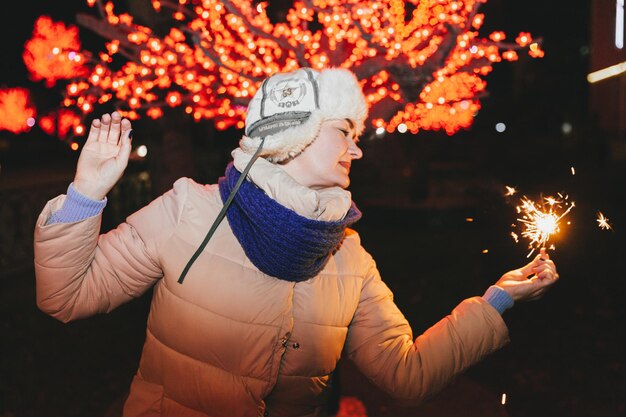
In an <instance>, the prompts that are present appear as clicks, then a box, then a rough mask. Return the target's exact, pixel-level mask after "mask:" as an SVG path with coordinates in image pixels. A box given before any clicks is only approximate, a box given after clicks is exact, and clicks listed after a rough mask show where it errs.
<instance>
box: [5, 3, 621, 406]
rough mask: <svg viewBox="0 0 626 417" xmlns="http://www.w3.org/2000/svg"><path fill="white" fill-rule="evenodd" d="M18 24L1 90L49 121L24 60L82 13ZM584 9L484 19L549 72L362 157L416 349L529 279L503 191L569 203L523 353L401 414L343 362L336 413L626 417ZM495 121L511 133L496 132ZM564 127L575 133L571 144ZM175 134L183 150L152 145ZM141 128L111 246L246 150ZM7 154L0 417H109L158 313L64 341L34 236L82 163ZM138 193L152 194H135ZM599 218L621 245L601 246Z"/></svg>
mask: <svg viewBox="0 0 626 417" xmlns="http://www.w3.org/2000/svg"><path fill="white" fill-rule="evenodd" d="M12 8H13V9H14V10H13V11H12V12H11V13H9V12H8V11H5V13H3V15H2V20H3V24H2V25H0V30H1V31H2V32H1V34H2V35H1V39H2V40H3V41H2V43H1V48H2V49H1V51H2V53H1V55H0V56H2V58H3V59H2V60H0V66H1V74H2V76H1V77H0V86H1V87H18V86H24V87H28V88H31V89H32V90H33V91H34V93H35V95H36V97H37V100H38V103H39V104H40V105H42V106H44V107H45V106H46V105H47V106H50V107H53V106H55V105H56V104H57V103H58V101H59V97H60V96H58V95H57V92H55V91H54V90H53V89H52V90H51V89H46V88H45V87H44V86H41V85H38V84H34V83H31V82H29V80H28V78H27V71H26V69H25V68H24V65H23V62H22V60H21V53H22V50H23V44H24V43H25V42H26V40H27V39H28V38H29V37H30V35H31V33H32V29H33V24H34V22H35V20H36V18H37V16H39V15H42V14H46V15H49V16H51V17H53V18H54V19H55V20H62V21H65V22H66V23H74V16H75V13H76V11H86V10H88V9H87V7H86V6H85V4H84V2H83V1H82V0H81V1H78V0H70V1H64V2H50V1H42V0H38V1H28V2H26V1H22V2H15V3H12ZM589 8H590V5H589V2H586V1H580V0H573V1H551V2H548V1H538V0H530V1H525V2H517V1H515V2H514V1H504V0H490V1H489V2H488V3H487V4H486V5H484V6H483V8H482V11H483V12H484V13H485V15H486V18H485V25H484V26H483V29H482V30H481V33H482V34H483V36H486V35H487V34H488V33H490V32H491V31H492V30H503V31H504V32H505V33H506V34H507V35H508V37H509V39H512V38H515V36H516V35H517V33H518V32H520V31H527V32H530V33H531V34H532V35H534V36H536V37H542V38H543V49H544V50H545V52H546V56H545V57H544V58H542V59H530V58H526V57H524V56H521V59H520V61H517V62H513V63H509V62H502V63H498V64H495V65H494V70H493V72H492V73H491V74H490V75H489V76H487V78H486V79H487V82H488V86H487V89H488V91H489V95H488V96H487V97H485V98H484V99H483V100H482V105H483V108H482V110H481V111H480V112H479V113H478V115H477V116H476V118H475V123H474V125H473V126H472V127H471V128H470V129H468V130H467V131H462V132H459V133H457V134H455V135H454V136H452V137H449V136H447V135H445V134H441V133H438V132H421V133H419V134H418V135H416V136H412V135H409V134H405V135H399V134H396V135H389V136H386V137H384V138H380V139H378V138H372V137H369V138H363V141H362V142H361V143H362V147H363V149H364V152H365V156H364V158H363V160H361V161H358V162H355V164H354V165H353V175H352V176H353V184H352V186H351V191H352V192H353V197H354V200H355V202H356V203H357V204H358V205H359V208H361V210H362V211H363V214H364V216H363V219H362V220H361V221H359V222H358V223H357V224H356V225H355V229H357V231H359V233H360V234H361V236H362V240H363V245H364V246H365V248H366V249H367V250H368V251H370V252H371V253H372V254H373V256H374V258H375V259H376V260H377V263H378V266H379V269H380V271H381V273H382V276H383V279H384V280H385V281H387V282H388V284H389V286H390V287H391V288H392V290H394V293H395V296H396V302H397V303H398V305H399V306H400V308H401V310H402V311H403V312H404V313H405V315H406V316H407V318H408V319H409V321H410V323H411V325H412V326H413V329H414V333H415V334H416V335H417V334H419V333H421V332H422V331H423V330H425V329H426V328H427V327H428V326H430V325H431V324H433V323H434V322H436V321H437V320H439V319H440V318H441V317H443V316H444V315H445V314H447V313H448V312H449V311H450V310H451V309H452V308H453V307H454V306H455V305H456V304H457V303H458V302H459V301H460V300H461V299H463V298H465V297H469V296H473V295H480V294H482V292H483V291H484V290H485V289H486V288H487V287H488V286H489V285H490V284H492V283H493V282H495V281H496V280H497V279H498V278H499V276H500V275H501V274H502V273H503V272H505V271H506V270H509V269H512V268H516V267H519V266H521V265H523V264H524V263H526V262H527V258H526V255H527V253H528V249H527V248H526V246H525V243H524V242H520V243H515V242H514V241H513V239H512V238H511V237H510V235H509V233H510V231H511V230H515V229H512V228H511V225H512V224H514V223H515V219H516V213H515V209H514V208H515V207H514V206H515V205H516V201H517V198H518V196H519V195H518V196H514V197H513V198H505V197H504V195H503V193H504V186H505V185H510V186H515V187H517V188H518V190H519V191H520V194H525V195H527V196H529V197H531V198H537V197H538V196H540V195H541V194H542V193H544V194H545V195H555V194H556V193H559V192H561V193H564V194H566V195H568V196H569V198H570V201H575V203H576V207H575V208H574V209H573V210H572V212H571V213H570V214H569V215H568V216H567V219H568V220H570V221H571V224H566V223H563V225H562V230H561V233H560V234H559V235H558V236H556V237H555V238H554V243H555V244H556V250H555V251H553V252H551V256H552V258H553V259H554V260H555V262H556V264H557V268H558V270H559V273H560V275H561V280H560V282H559V283H558V284H557V286H556V287H555V288H554V289H553V290H551V291H550V292H549V293H548V294H547V295H546V296H545V297H544V298H543V299H542V300H540V301H536V302H530V303H525V304H519V305H516V306H515V308H514V309H512V310H510V311H508V312H507V313H505V320H506V321H507V324H508V326H509V329H510V333H511V338H512V343H511V344H510V345H508V346H507V347H505V348H504V349H502V350H501V351H499V352H497V353H495V354H494V355H492V356H490V357H489V358H487V359H485V360H484V361H483V362H481V363H480V364H478V365H476V366H475V367H473V368H472V369H470V370H469V371H467V372H466V373H465V374H464V375H462V376H461V377H460V378H459V379H458V380H457V381H455V382H454V383H453V384H452V385H451V387H450V388H448V389H447V390H445V391H444V392H443V393H441V394H440V395H439V396H437V397H435V398H434V399H433V400H431V402H429V403H427V404H426V405H424V406H422V407H421V408H403V407H401V406H399V405H398V404H397V403H396V402H394V401H392V400H390V399H389V397H387V396H386V395H385V394H383V393H381V392H379V391H377V390H376V389H375V388H374V387H371V386H369V385H368V384H367V383H366V382H364V381H363V379H362V378H360V377H359V374H358V372H357V371H355V370H354V369H352V368H351V367H350V365H349V364H343V363H342V365H341V367H340V369H339V377H340V380H341V384H340V388H341V391H340V392H339V394H341V395H356V396H358V397H359V398H360V399H361V401H363V402H364V403H365V405H366V406H367V410H368V415H369V416H400V415H416V416H417V415H420V416H448V415H450V416H452V415H454V416H473V415H476V416H479V415H480V416H491V415H493V416H496V415H498V416H511V417H523V416H524V417H525V416H528V417H530V416H532V417H538V416H546V417H548V416H550V417H553V416H568V417H575V416H581V417H583V416H585V417H588V416H603V417H613V416H622V415H624V414H625V413H626V405H625V402H624V392H626V382H625V381H626V378H625V376H626V373H625V366H626V363H625V361H624V352H625V351H626V349H625V334H624V328H625V326H624V304H623V302H622V300H623V299H624V296H625V295H626V294H625V291H624V288H625V287H624V280H625V279H626V273H625V272H624V271H625V270H626V269H625V268H624V267H625V262H624V254H625V249H626V244H625V243H626V242H625V240H624V235H623V229H624V225H626V219H625V218H624V217H625V216H624V209H623V207H624V203H625V202H626V193H625V191H624V190H625V188H624V184H625V182H624V180H625V179H626V160H624V158H623V156H620V155H619V154H616V153H615V152H613V151H612V147H611V143H612V142H613V141H615V140H616V138H614V137H611V135H610V134H607V133H606V132H603V131H601V130H599V129H598V126H597V125H596V124H595V122H594V117H593V116H592V115H591V114H590V112H589V110H588V108H589V106H588V101H589V100H588V96H589V85H588V84H587V82H586V80H585V76H586V74H587V73H588V72H589V52H590V43H589V42H590V39H589V36H590V27H589V25H590V13H589V12H590V9H589ZM81 38H82V39H83V40H84V42H85V46H86V47H87V45H94V46H95V47H97V46H98V45H100V43H101V40H99V39H98V38H96V37H94V36H93V35H91V34H90V33H89V32H87V31H85V30H84V29H81ZM107 111H110V109H108V110H107ZM497 122H504V123H506V126H507V130H506V131H505V132H503V133H497V132H496V131H495V129H494V126H495V124H496V123H497ZM565 122H567V123H570V124H571V126H572V132H571V133H570V134H564V133H563V131H562V125H563V123H565ZM172 125H174V126H176V128H177V129H178V130H179V132H183V133H182V134H181V136H180V137H174V138H173V139H172V138H169V139H168V138H165V139H167V140H165V139H162V140H160V141H159V140H156V139H155V138H156V137H158V136H159V134H160V131H161V130H163V129H166V128H168V127H170V128H171V126H172ZM134 129H135V132H136V139H135V143H145V144H146V145H147V146H148V147H149V154H148V157H147V158H146V159H145V160H143V161H133V162H131V164H130V166H129V168H128V174H127V177H129V178H131V179H132V180H128V182H122V183H121V185H120V187H118V189H116V190H115V191H116V192H115V193H113V195H111V196H110V201H109V205H108V206H107V209H106V210H105V215H104V223H103V227H104V230H107V229H108V228H111V227H114V226H115V225H116V224H117V223H119V221H121V220H122V219H123V216H124V215H125V214H128V213H129V212H131V211H132V210H134V209H136V208H138V207H139V206H141V205H142V204H143V202H144V201H148V200H149V199H150V198H152V197H153V196H155V195H158V194H159V193H160V192H161V191H163V190H164V189H167V188H168V187H169V186H171V182H172V180H173V179H174V178H177V177H179V176H182V175H186V176H190V177H192V178H194V179H197V180H198V181H201V182H214V181H215V180H216V179H217V177H218V176H219V175H221V173H222V172H223V167H224V166H225V163H226V161H227V160H228V158H229V152H230V150H231V149H232V148H234V147H235V146H236V144H237V139H238V137H239V136H240V135H241V132H238V131H226V132H215V131H214V130H213V128H212V127H211V126H210V124H208V123H204V124H193V123H190V122H189V121H186V120H185V119H183V118H180V117H179V115H178V114H171V115H169V116H168V118H166V119H164V120H162V121H159V122H152V121H150V122H146V121H138V122H136V123H135V124H134ZM177 138H178V139H179V140H178V141H176V139H177ZM0 144H2V146H0V163H1V164H2V172H1V173H0V218H1V217H4V218H5V219H6V218H10V219H14V221H11V222H9V221H3V223H2V224H3V228H4V229H3V230H2V231H0V238H2V239H0V244H2V245H4V248H2V247H0V254H2V256H3V257H4V258H1V259H0V260H2V261H3V263H2V264H0V265H1V266H2V267H3V268H2V269H1V270H0V317H2V319H1V320H0V326H1V327H0V330H1V331H2V335H3V336H2V341H1V342H0V353H1V355H0V375H1V376H2V382H0V417H9V416H11V417H14V416H19V417H26V416H39V417H48V416H50V417H52V416H64V417H65V416H105V415H106V416H114V415H116V413H117V412H118V410H119V405H120V403H121V401H122V400H123V397H124V395H125V392H126V389H127V387H128V384H129V383H130V379H131V378H132V375H133V373H134V371H135V369H136V367H137V361H138V358H139V353H140V350H141V345H142V342H143V338H144V327H145V318H146V314H147V310H148V306H149V295H150V294H147V295H146V296H145V297H143V298H141V299H139V300H137V301H136V302H133V303H129V304H128V305H125V306H122V307H120V308H119V309H118V310H116V311H115V312H113V313H111V314H109V315H105V316H98V317H93V318H90V319H88V320H83V321H79V322H75V323H69V324H61V323H58V322H56V321H55V320H54V319H52V318H50V317H47V316H46V315H44V314H43V313H42V312H40V311H39V310H37V308H36V306H35V298H34V276H33V272H32V253H31V251H32V224H33V222H34V219H35V217H36V216H37V215H38V213H39V211H40V210H41V208H42V207H43V204H44V203H45V201H46V200H48V199H49V198H52V197H54V196H56V195H57V194H59V193H62V192H65V188H66V187H67V184H68V182H69V181H71V178H72V171H73V169H74V167H75V162H76V158H77V156H78V155H77V153H75V152H72V151H70V150H69V149H68V147H67V145H66V144H64V143H62V142H60V141H58V140H56V139H54V138H50V137H48V136H46V135H45V134H43V133H42V132H40V131H38V130H37V129H36V128H35V129H33V130H32V131H31V132H30V133H29V134H25V135H19V136H17V135H11V134H8V133H6V132H0ZM164 154H168V156H169V158H168V159H169V160H170V162H169V163H165V162H164V160H165V159H166V158H164V157H163V155H164ZM172 154H174V158H173V159H174V162H171V159H172V158H171V155H172ZM571 167H575V170H576V175H572V172H571ZM142 175H143V176H142ZM146 177H147V178H150V181H146V180H145V178H146ZM138 178H139V180H138ZM141 178H143V180H141ZM133 181H134V182H133ZM137 184H140V185H141V184H143V185H146V184H147V185H148V186H147V187H146V188H140V189H141V190H142V193H141V194H140V193H137V189H138V188H137V187H138V185H137ZM598 211H602V212H603V213H604V214H605V215H606V216H607V217H608V218H609V219H610V221H611V223H612V224H613V226H614V229H613V230H611V231H605V230H601V229H599V228H598V227H597V223H596V221H595V218H596V214H597V212H598ZM467 218H472V219H473V221H472V222H469V221H467V220H466V219H467ZM9 246H10V247H9ZM9 249H10V250H9ZM503 393H506V394H507V402H506V404H504V405H502V404H501V403H500V400H501V395H502V394H503Z"/></svg>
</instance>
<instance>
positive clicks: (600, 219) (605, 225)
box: [596, 212, 613, 230]
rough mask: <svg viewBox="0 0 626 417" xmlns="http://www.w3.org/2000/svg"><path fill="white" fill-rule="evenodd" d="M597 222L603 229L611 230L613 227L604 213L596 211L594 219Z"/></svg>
mask: <svg viewBox="0 0 626 417" xmlns="http://www.w3.org/2000/svg"><path fill="white" fill-rule="evenodd" d="M596 221H597V222H598V227H599V228H600V229H604V230H611V229H613V227H612V226H611V225H610V224H609V219H608V217H604V214H602V213H601V212H598V218H597V219H596Z"/></svg>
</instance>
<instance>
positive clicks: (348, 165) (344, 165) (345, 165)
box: [339, 161, 351, 172]
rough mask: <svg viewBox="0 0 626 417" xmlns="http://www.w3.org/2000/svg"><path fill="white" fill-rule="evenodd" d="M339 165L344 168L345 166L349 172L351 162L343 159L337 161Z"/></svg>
mask: <svg viewBox="0 0 626 417" xmlns="http://www.w3.org/2000/svg"><path fill="white" fill-rule="evenodd" d="M339 165H341V166H342V167H344V168H345V169H346V170H347V171H348V172H350V165H351V164H350V162H344V161H341V162H339Z"/></svg>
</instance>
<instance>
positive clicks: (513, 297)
mask: <svg viewBox="0 0 626 417" xmlns="http://www.w3.org/2000/svg"><path fill="white" fill-rule="evenodd" d="M366 117H367V106H366V103H365V99H364V97H363V94H362V91H361V88H360V86H359V84H358V82H357V80H356V77H355V76H354V75H353V74H352V73H351V72H349V71H348V70H345V69H335V68H332V69H326V70H323V71H321V72H317V71H314V70H311V69H308V68H303V69H299V70H296V71H293V72H289V73H280V74H275V75H273V76H271V77H269V78H268V79H266V80H265V81H264V82H263V84H262V86H261V87H260V88H259V90H258V91H257V93H256V95H255V96H254V98H253V99H252V100H251V102H250V104H249V106H248V113H247V117H246V128H245V135H244V136H243V138H242V140H241V141H240V146H239V148H237V149H235V150H234V151H233V153H232V155H233V162H232V163H230V164H229V165H228V167H227V168H226V173H225V175H224V177H222V178H220V179H219V181H218V184H211V185H201V184H198V183H196V182H194V181H193V180H191V179H189V178H181V179H179V180H177V181H176V182H175V183H174V185H173V188H172V189H171V190H170V191H168V192H166V193H165V194H163V195H162V196H160V197H158V198H157V199H155V200H154V201H153V202H151V203H150V204H149V205H147V206H146V207H144V208H142V209H141V210H139V211H137V212H136V213H134V214H132V215H130V216H129V217H128V218H127V220H126V221H125V222H123V223H122V224H120V225H119V226H118V227H117V228H116V229H114V230H112V231H110V232H108V233H106V234H102V235H100V234H99V233H100V221H101V212H102V210H103V208H104V205H105V204H106V195H107V193H108V192H109V191H110V190H111V188H112V187H113V186H114V185H115V183H116V182H117V180H118V179H119V178H120V177H121V175H122V173H123V172H124V169H125V168H126V165H127V162H128V156H129V154H130V150H131V137H132V134H131V133H132V131H131V123H130V121H128V120H127V119H122V118H121V117H120V115H119V114H118V113H117V112H113V113H112V114H111V115H108V114H105V115H103V116H102V118H101V119H95V120H94V121H93V123H92V125H91V129H90V132H89V136H88V138H87V141H86V143H85V146H84V147H83V150H82V151H81V155H80V157H79V160H78V165H77V170H76V176H75V178H74V181H73V183H72V184H70V186H69V188H68V192H67V195H60V196H58V197H56V198H54V199H52V200H50V201H49V202H48V203H47V204H46V206H45V208H44V209H43V211H42V213H41V215H40V217H39V219H38V222H37V225H36V230H35V266H36V279H37V305H38V306H39V308H40V309H41V310H42V311H44V312H46V313H47V314H49V315H51V316H53V317H55V318H57V319H58V320H61V321H63V322H69V321H71V320H76V319H81V318H85V317H89V316H92V315H94V314H98V313H107V312H110V311H111V310H113V309H114V308H116V307H118V306H119V305H121V304H123V303H125V302H127V301H130V300H132V299H133V298H137V297H139V296H141V295H142V294H143V293H145V292H146V291H147V290H148V289H149V288H151V287H152V286H154V287H155V288H154V294H153V299H152V303H151V308H150V313H149V317H148V323H147V331H146V340H145V344H144V347H143V352H142V355H141V360H140V364H139V369H138V371H137V373H136V375H135V377H134V379H133V381H132V385H131V389H130V394H129V397H128V399H127V401H126V403H125V405H124V416H198V417H200V416H212V417H221V416H228V417H236V416H323V415H326V413H327V409H326V405H327V402H328V394H329V391H330V385H331V380H332V375H333V371H334V369H335V367H336V365H337V362H338V360H339V358H340V357H341V356H342V355H345V356H346V357H347V358H349V359H351V360H352V361H354V363H355V364H356V366H357V367H358V368H359V369H360V370H361V372H362V373H363V374H364V375H366V376H367V377H368V378H370V379H371V380H372V381H373V382H374V383H375V384H377V385H378V386H379V387H381V388H382V389H384V390H386V391H387V392H389V393H390V394H392V395H394V396H395V397H398V398H402V399H408V400H421V399H424V398H426V397H428V396H430V395H432V394H433V393H436V392H437V391H439V390H440V389H441V388H443V387H444V386H445V385H446V384H447V383H448V382H449V381H451V379H452V378H454V376H456V375H457V374H459V373H460V372H462V371H463V370H465V369H466V368H467V367H468V366H470V365H472V364H474V363H476V362H477V361H479V360H480V359H481V358H483V357H484V356H486V355H487V354H489V353H491V352H493V351H495V350H497V349H499V348H500V347H502V346H503V345H505V344H506V343H507V342H508V333H507V328H506V325H505V324H504V321H503V320H502V317H501V314H502V312H503V311H505V310H506V309H507V308H509V307H511V306H512V305H513V303H514V302H515V301H525V300H531V299H535V298H539V297H540V296H541V295H543V293H544V292H545V291H546V290H547V289H548V288H549V287H551V286H552V285H553V284H554V283H555V282H556V281H557V279H558V274H557V272H556V267H555V265H554V263H553V262H552V261H551V260H550V259H549V257H548V255H547V254H546V253H545V251H544V250H542V251H541V253H540V255H538V256H537V257H536V258H535V259H534V260H532V261H531V262H530V263H528V264H527V265H525V266H523V267H522V268H519V269H515V270H512V271H510V272H507V273H505V274H504V275H503V276H502V277H501V278H500V280H498V281H497V282H496V284H495V285H493V286H491V287H490V288H489V289H488V290H487V291H486V293H485V294H484V295H483V296H482V297H472V298H469V299H466V300H464V301H462V302H461V303H460V304H459V305H458V306H457V307H456V308H455V309H454V310H453V311H452V312H451V314H450V315H448V316H447V317H445V318H443V319H442V320H441V321H439V322H438V323H436V324H435V325H434V326H432V327H431V328H430V329H428V330H427V331H426V332H425V333H424V334H422V335H420V336H419V337H417V338H416V339H414V338H413V335H412V332H411V328H410V326H409V324H408V323H407V321H406V319H405V318H404V316H403V314H402V313H401V312H400V311H399V310H398V308H397V307H396V305H395V304H394V302H393V295H392V293H391V291H390V290H389V288H388V287H387V286H386V285H385V283H384V282H383V281H382V280H381V277H380V275H379V273H378V270H377V268H376V263H375V261H374V260H373V259H372V257H371V256H370V255H369V253H368V252H367V251H366V250H365V249H364V248H363V247H362V246H361V244H360V240H359V236H358V234H357V233H356V232H355V231H354V230H352V229H350V227H349V226H350V225H351V224H353V223H354V222H355V221H357V220H358V219H359V218H360V217H361V213H360V211H359V210H358V208H357V207H356V205H355V204H354V203H353V202H352V200H351V195H350V193H349V191H347V190H346V189H347V187H348V186H349V184H350V177H349V174H350V167H351V163H352V161H354V160H357V159H359V158H361V156H362V152H361V149H360V148H359V146H358V143H357V138H358V136H359V134H360V133H361V132H362V130H363V124H364V121H365V119H366ZM222 216H225V217H226V219H227V221H226V222H224V221H221V218H222ZM207 231H208V233H207ZM528 277H529V278H528Z"/></svg>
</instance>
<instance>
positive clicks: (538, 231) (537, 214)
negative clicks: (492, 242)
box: [514, 194, 575, 257]
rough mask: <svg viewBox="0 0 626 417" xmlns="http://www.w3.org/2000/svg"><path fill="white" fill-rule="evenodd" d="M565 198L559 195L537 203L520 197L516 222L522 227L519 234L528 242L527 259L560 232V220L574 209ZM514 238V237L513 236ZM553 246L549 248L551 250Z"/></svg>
mask: <svg viewBox="0 0 626 417" xmlns="http://www.w3.org/2000/svg"><path fill="white" fill-rule="evenodd" d="M567 199H568V197H567V196H565V197H564V196H563V195H561V194H559V198H555V197H544V198H542V199H541V200H540V202H539V203H536V202H533V201H531V200H529V199H528V198H527V197H525V196H524V197H522V198H521V202H522V204H521V205H520V206H517V207H516V209H517V212H518V213H519V214H521V215H522V217H521V218H518V219H517V221H518V222H520V223H522V224H523V225H524V230H523V231H522V232H521V235H522V237H524V238H527V239H528V240H529V241H530V242H529V244H528V247H529V248H530V249H531V250H530V252H529V253H528V257H530V255H531V254H532V253H533V252H534V251H535V249H538V248H541V247H544V246H545V245H546V243H547V242H548V240H549V239H550V236H552V235H554V234H556V233H558V232H559V231H560V228H559V224H560V221H561V219H563V217H565V216H566V215H567V213H569V212H570V210H571V209H572V208H574V207H575V204H574V202H573V201H572V202H571V203H570V202H566V200H567ZM514 238H515V236H514ZM553 248H554V245H553V244H552V245H551V246H550V249H553Z"/></svg>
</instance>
